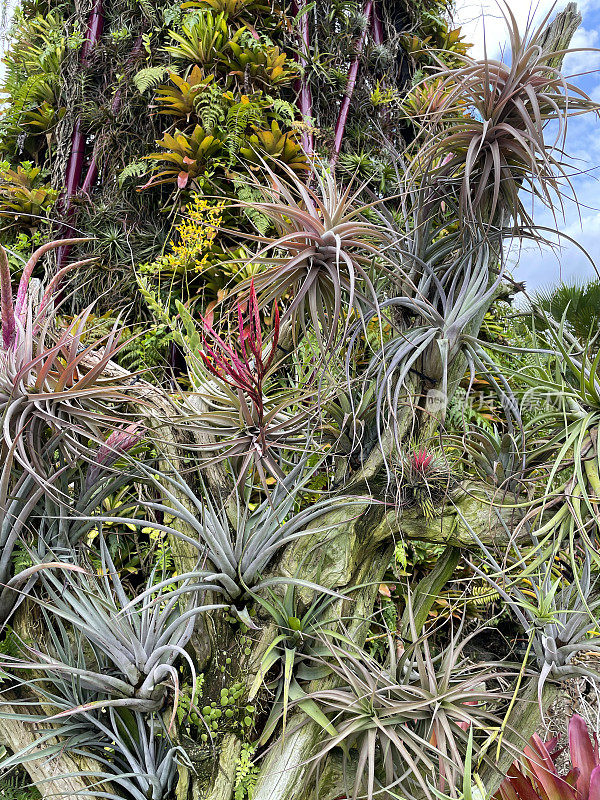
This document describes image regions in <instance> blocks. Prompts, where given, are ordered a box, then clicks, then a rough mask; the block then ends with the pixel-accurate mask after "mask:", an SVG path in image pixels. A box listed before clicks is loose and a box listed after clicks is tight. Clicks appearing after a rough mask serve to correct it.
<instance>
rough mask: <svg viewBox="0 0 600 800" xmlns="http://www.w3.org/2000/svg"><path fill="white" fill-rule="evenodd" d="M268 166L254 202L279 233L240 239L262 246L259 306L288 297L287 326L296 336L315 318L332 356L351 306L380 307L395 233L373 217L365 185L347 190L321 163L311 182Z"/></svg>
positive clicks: (256, 284) (318, 332) (324, 349)
mask: <svg viewBox="0 0 600 800" xmlns="http://www.w3.org/2000/svg"><path fill="white" fill-rule="evenodd" d="M263 171H264V174H265V178H266V180H265V181H263V182H261V183H257V186H256V188H257V190H258V191H259V192H260V194H261V199H260V200H259V201H253V202H252V203H251V204H248V206H249V207H250V206H251V208H252V209H254V210H255V211H259V212H260V213H261V214H263V215H264V216H265V217H266V218H267V219H268V220H269V221H270V223H271V226H272V227H273V229H274V231H275V234H274V235H273V236H257V235H251V234H247V235H244V236H243V237H242V238H243V239H244V241H250V242H256V243H257V244H258V250H257V252H256V253H255V254H254V255H253V256H252V263H254V264H257V265H259V266H260V267H261V271H260V272H259V273H258V275H255V277H254V278H253V284H254V287H255V289H256V292H257V294H258V299H259V303H260V306H261V308H263V307H265V306H267V305H269V304H270V303H272V302H273V301H274V300H278V301H282V300H283V299H284V298H286V299H287V300H288V302H287V303H286V308H285V311H284V312H283V314H282V318H281V321H282V324H283V323H287V322H288V320H289V321H290V322H291V323H292V330H293V331H296V333H294V336H293V338H294V340H297V335H298V333H299V331H298V329H299V328H300V329H303V330H306V323H307V322H309V321H310V323H311V325H312V330H313V331H314V332H315V334H316V337H317V339H318V342H319V344H320V349H321V352H322V353H323V354H326V353H327V351H328V350H329V349H330V348H331V346H332V345H333V343H334V341H335V340H336V338H337V336H338V333H339V331H340V326H341V327H342V328H343V329H347V326H348V324H349V321H350V319H349V317H350V314H351V313H352V311H355V312H357V313H359V314H360V313H361V312H362V311H365V310H366V309H372V308H374V307H377V306H378V293H377V290H376V288H375V283H376V281H377V273H378V270H381V269H382V268H383V266H384V265H385V264H386V261H387V257H386V247H389V246H390V244H391V243H392V241H393V235H392V234H391V232H390V231H389V230H388V229H387V228H386V226H385V225H383V224H377V223H374V222H372V221H370V220H369V219H368V213H369V210H370V209H371V208H372V207H373V205H375V206H377V205H378V202H377V201H375V203H371V204H368V203H367V204H365V203H364V202H361V199H360V196H361V189H362V187H361V186H360V185H357V186H355V187H352V185H351V184H348V186H346V187H341V186H340V185H339V184H338V182H337V181H336V179H335V176H334V175H333V174H330V173H328V172H327V171H326V170H325V168H324V167H323V166H321V165H319V164H317V165H316V166H315V170H314V178H313V182H314V183H313V185H311V183H310V182H309V184H308V185H307V184H306V183H305V182H304V180H303V179H302V178H300V177H298V176H297V175H296V174H295V173H294V171H293V170H291V169H288V168H286V169H285V170H283V177H280V176H279V175H278V174H276V173H275V172H274V171H273V170H271V169H270V168H269V166H268V165H266V164H264V165H263ZM230 233H233V234H234V235H237V236H239V235H240V234H239V233H237V234H236V232H234V231H231V232H230ZM243 288H244V284H242V286H241V289H242V290H243ZM249 288H250V287H249V283H246V291H249ZM346 304H347V309H348V310H347V312H346V311H345V310H344V308H345V306H346Z"/></svg>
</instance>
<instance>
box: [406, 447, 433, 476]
mask: <svg viewBox="0 0 600 800" xmlns="http://www.w3.org/2000/svg"><path fill="white" fill-rule="evenodd" d="M432 461H433V455H432V454H430V453H428V452H427V450H425V448H424V447H423V448H421V449H420V450H419V452H418V453H413V456H412V464H411V466H412V467H413V469H414V470H416V471H417V472H427V470H428V469H429V467H430V465H431V462H432Z"/></svg>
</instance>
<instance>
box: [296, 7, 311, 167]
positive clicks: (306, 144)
mask: <svg viewBox="0 0 600 800" xmlns="http://www.w3.org/2000/svg"><path fill="white" fill-rule="evenodd" d="M306 2H307V0H299V2H298V3H294V9H295V11H296V13H298V14H300V13H301V14H302V16H301V17H300V40H301V46H300V55H299V57H298V63H299V64H300V66H301V67H302V69H303V71H304V70H306V67H307V65H308V56H309V52H310V28H309V24H308V13H307V12H306V11H305V8H306ZM297 86H298V90H299V92H298V94H299V97H298V104H299V106H300V113H301V114H302V119H303V121H304V123H305V124H309V123H307V120H311V119H312V113H313V100H312V92H311V89H310V84H309V82H308V80H307V78H306V74H303V75H302V77H301V78H300V79H299V80H298V82H297ZM302 149H303V150H304V152H305V153H306V155H307V156H309V157H310V156H312V155H313V153H314V149H315V142H314V136H313V133H312V130H305V131H303V132H302Z"/></svg>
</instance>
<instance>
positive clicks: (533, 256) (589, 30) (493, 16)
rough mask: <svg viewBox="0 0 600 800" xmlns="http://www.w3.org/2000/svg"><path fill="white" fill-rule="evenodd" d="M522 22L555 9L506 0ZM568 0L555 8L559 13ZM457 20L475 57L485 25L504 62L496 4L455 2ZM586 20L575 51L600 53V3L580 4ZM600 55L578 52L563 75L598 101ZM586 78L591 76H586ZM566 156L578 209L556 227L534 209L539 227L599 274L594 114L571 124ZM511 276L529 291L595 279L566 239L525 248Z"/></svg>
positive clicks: (598, 155) (598, 134)
mask: <svg viewBox="0 0 600 800" xmlns="http://www.w3.org/2000/svg"><path fill="white" fill-rule="evenodd" d="M508 3H509V5H510V7H511V9H512V11H513V13H514V14H515V16H516V17H517V19H518V20H519V22H520V24H521V28H522V29H524V27H525V26H526V24H527V20H528V17H529V16H530V14H532V13H533V14H534V19H540V18H543V16H544V15H545V14H546V13H547V12H548V11H549V10H550V9H551V8H552V6H553V5H554V3H553V2H552V1H551V0H539V2H538V3H535V4H534V5H531V4H530V2H529V0H508ZM566 4H567V2H566V0H560V1H559V2H557V3H556V7H555V11H560V10H561V9H563V8H564V7H565V5H566ZM456 5H457V12H456V15H455V20H456V22H457V23H460V24H461V25H462V26H463V29H464V31H465V33H467V35H468V36H467V38H468V41H470V42H473V44H474V49H473V51H472V52H473V55H475V56H476V57H478V56H482V55H483V52H484V47H483V26H484V24H485V41H486V47H487V51H488V55H489V56H490V57H492V58H498V57H500V55H501V53H502V50H503V48H504V47H505V45H506V38H507V37H506V28H505V23H504V20H503V18H502V15H501V13H500V11H499V6H498V3H497V2H496V0H457V3H456ZM578 7H579V10H580V11H581V13H582V15H583V24H582V26H581V27H580V29H579V30H578V32H577V34H576V36H575V38H574V40H573V42H572V46H573V47H580V48H600V0H581V1H580V2H579V3H578ZM599 69H600V51H599V52H582V53H574V54H572V55H570V56H568V57H567V59H566V60H565V64H564V72H565V74H566V75H567V76H572V78H571V82H572V83H574V84H576V85H578V86H580V87H581V88H582V89H584V90H585V91H586V92H587V93H588V94H589V95H590V96H591V97H592V98H593V99H594V100H596V101H597V102H600V72H599V71H598V70H599ZM583 73H588V74H583ZM566 150H567V152H568V153H569V154H570V155H572V156H573V157H574V159H575V161H574V171H575V172H577V173H583V174H576V175H575V176H574V177H573V179H572V182H573V186H574V189H575V194H576V197H577V200H578V201H579V206H580V208H579V210H578V209H577V206H576V204H575V203H574V202H568V201H567V203H566V206H565V214H564V219H563V218H559V219H558V226H555V223H554V220H553V218H552V214H551V213H550V212H549V211H548V210H547V209H545V208H544V207H543V206H540V207H539V208H537V207H536V209H535V214H534V216H535V220H536V222H537V223H538V224H539V225H544V226H549V227H553V228H554V227H558V229H559V230H560V231H561V233H564V234H567V235H568V236H571V237H573V239H575V240H576V241H577V242H578V243H579V244H580V245H581V246H582V247H584V248H585V249H586V250H587V252H588V253H589V255H590V256H591V257H592V259H593V260H594V261H595V262H596V265H597V268H598V270H599V271H600V166H599V165H600V119H598V118H597V117H595V116H594V115H591V114H590V115H586V116H585V117H581V118H577V117H576V118H573V119H571V121H570V122H569V129H568V135H567V147H566ZM512 257H513V259H514V260H515V261H516V262H517V263H516V266H515V267H514V270H513V274H514V277H515V278H516V279H517V280H521V281H526V284H527V288H528V289H530V290H531V289H535V288H536V287H544V286H548V285H550V284H554V283H556V282H557V281H559V280H560V279H562V280H566V281H570V280H577V279H585V278H588V277H594V276H595V274H596V273H595V272H594V267H593V266H592V265H591V264H590V262H589V260H588V259H587V258H586V256H585V255H584V254H583V253H582V252H581V251H579V250H578V248H577V247H576V246H575V245H572V244H569V243H568V242H567V241H566V240H563V245H562V248H561V250H560V251H558V252H553V251H552V250H551V249H549V248H546V249H544V250H543V251H540V249H539V248H538V247H534V246H532V245H528V246H525V247H524V249H523V250H522V251H521V252H520V254H517V253H516V252H513V254H512Z"/></svg>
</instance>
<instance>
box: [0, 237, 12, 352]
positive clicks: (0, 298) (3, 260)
mask: <svg viewBox="0 0 600 800" xmlns="http://www.w3.org/2000/svg"><path fill="white" fill-rule="evenodd" d="M0 309H1V312H0V313H1V319H2V349H3V350H8V349H9V348H10V347H11V345H12V343H13V341H14V338H15V309H14V306H13V298H12V284H11V282H10V267H9V266H8V258H7V257H6V251H5V249H4V248H3V247H0Z"/></svg>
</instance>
